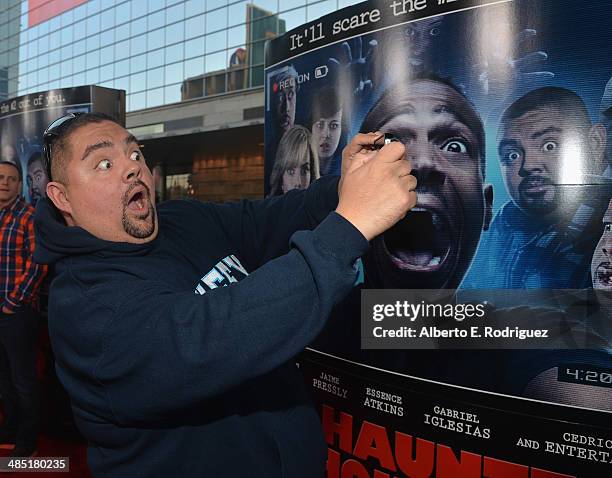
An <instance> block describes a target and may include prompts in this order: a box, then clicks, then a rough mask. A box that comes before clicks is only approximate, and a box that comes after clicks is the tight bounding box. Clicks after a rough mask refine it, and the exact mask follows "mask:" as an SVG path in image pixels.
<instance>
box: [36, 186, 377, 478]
mask: <svg viewBox="0 0 612 478" xmlns="http://www.w3.org/2000/svg"><path fill="white" fill-rule="evenodd" d="M337 201H338V196H337V178H336V179H332V178H323V179H321V180H319V181H317V182H315V183H314V184H313V185H311V187H310V188H309V189H308V190H307V191H294V192H291V193H288V194H286V195H284V196H282V197H275V198H270V199H266V200H263V201H256V202H246V201H245V202H241V203H236V204H225V205H218V204H207V203H200V202H197V201H169V202H167V203H164V204H162V205H160V206H159V208H158V218H159V234H158V237H157V238H156V239H155V240H153V241H151V242H150V243H147V244H142V245H135V244H128V243H117V242H108V241H103V240H100V239H98V238H96V237H94V236H92V235H91V234H89V233H88V232H86V231H85V230H83V229H81V228H78V227H67V226H65V225H64V223H63V222H62V220H61V218H60V217H59V215H58V213H57V211H56V210H55V209H53V208H52V207H51V205H50V203H49V202H48V201H47V200H45V201H43V202H42V203H41V204H40V206H39V207H38V209H37V213H36V222H35V227H36V233H37V245H38V247H37V250H36V260H37V261H38V262H42V263H48V264H55V267H56V268H55V271H56V276H55V278H54V280H53V282H52V285H51V291H50V303H49V329H50V336H51V342H52V346H53V350H54V352H55V356H56V368H57V373H58V376H59V378H60V380H61V382H62V384H63V385H64V387H65V388H66V390H67V391H68V394H69V395H70V398H71V402H72V408H73V411H74V415H75V418H76V422H77V426H78V428H79V430H80V431H81V432H82V433H83V435H84V436H85V437H86V438H87V439H88V441H89V451H88V461H89V465H90V467H91V469H92V472H93V475H94V476H96V477H101V476H113V477H130V478H132V477H164V478H166V477H173V476H184V477H214V478H219V477H233V476H235V477H267V478H274V477H291V478H298V477H305V478H306V477H308V478H314V477H320V476H323V474H324V466H325V455H326V452H325V444H324V441H323V436H322V431H321V427H320V423H319V420H318V417H317V414H316V412H315V410H314V407H313V406H312V404H311V402H310V400H309V396H308V392H307V389H306V387H305V386H304V384H303V382H302V378H301V376H300V374H299V371H298V370H297V368H296V366H295V364H294V363H293V361H292V359H293V357H294V356H295V355H296V354H297V353H298V352H300V351H301V350H302V349H303V348H304V347H305V346H306V345H308V344H309V343H310V342H311V341H312V340H313V339H314V338H315V337H316V336H317V334H318V333H319V332H320V331H321V329H322V327H323V325H324V323H325V321H326V319H327V317H328V315H329V313H330V311H331V309H332V307H333V306H334V304H336V303H337V302H339V301H340V300H341V299H342V298H343V297H344V295H346V294H347V293H348V291H349V290H350V289H351V286H352V285H353V283H354V281H355V278H356V274H357V271H356V268H355V261H356V259H357V258H358V257H360V256H361V255H362V254H363V253H364V252H365V251H366V249H367V242H366V240H365V238H364V237H363V236H362V235H361V234H360V233H359V231H358V230H357V229H355V228H354V227H353V226H352V225H351V224H350V223H349V222H348V221H346V220H345V219H344V218H342V217H341V216H339V215H338V214H336V213H335V212H332V213H330V211H332V210H333V209H334V208H335V207H336V205H337ZM321 221H322V222H321ZM319 223H320V224H319ZM317 224H319V225H318V226H317ZM315 226H316V228H315ZM312 228H315V229H314V230H307V229H312ZM296 231H300V232H296ZM279 256H280V257H279Z"/></svg>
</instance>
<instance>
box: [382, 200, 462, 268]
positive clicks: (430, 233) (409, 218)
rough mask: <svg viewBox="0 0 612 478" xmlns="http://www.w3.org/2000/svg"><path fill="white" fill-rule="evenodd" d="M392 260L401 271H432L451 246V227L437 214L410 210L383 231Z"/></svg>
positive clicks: (438, 266)
mask: <svg viewBox="0 0 612 478" xmlns="http://www.w3.org/2000/svg"><path fill="white" fill-rule="evenodd" d="M383 243H384V246H385V249H386V251H387V253H388V254H389V256H390V258H391V261H392V262H393V264H394V265H395V267H397V268H398V269H401V270H412V271H424V272H431V271H435V270H438V269H440V268H441V267H442V266H443V264H444V262H445V261H446V259H447V258H448V256H449V252H450V249H451V233H450V226H449V224H448V222H447V220H446V219H445V218H443V217H442V216H441V215H440V214H438V213H436V212H434V211H432V210H429V209H423V208H414V209H412V210H411V211H410V212H409V213H408V214H407V215H406V217H405V218H404V219H402V220H401V221H400V222H398V223H397V224H396V225H395V226H393V227H392V228H391V229H389V230H388V231H387V232H385V233H384V234H383Z"/></svg>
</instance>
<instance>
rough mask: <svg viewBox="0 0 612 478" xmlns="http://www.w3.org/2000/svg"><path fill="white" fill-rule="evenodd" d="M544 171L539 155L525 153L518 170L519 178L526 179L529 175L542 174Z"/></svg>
mask: <svg viewBox="0 0 612 478" xmlns="http://www.w3.org/2000/svg"><path fill="white" fill-rule="evenodd" d="M544 170H545V165H544V161H543V158H542V157H541V155H539V154H534V153H529V152H525V156H524V157H523V162H522V163H521V169H520V170H519V176H521V177H526V176H528V175H529V174H534V173H543V172H544Z"/></svg>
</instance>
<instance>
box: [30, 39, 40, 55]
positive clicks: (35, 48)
mask: <svg viewBox="0 0 612 478" xmlns="http://www.w3.org/2000/svg"><path fill="white" fill-rule="evenodd" d="M37 55H38V42H37V41H33V42H30V43H28V57H30V58H32V57H34V56H37Z"/></svg>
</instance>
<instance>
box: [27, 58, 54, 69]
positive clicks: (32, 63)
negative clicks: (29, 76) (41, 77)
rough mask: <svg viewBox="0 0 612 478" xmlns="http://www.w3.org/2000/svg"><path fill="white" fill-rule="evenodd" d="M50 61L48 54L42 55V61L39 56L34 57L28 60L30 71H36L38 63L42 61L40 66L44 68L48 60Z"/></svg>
mask: <svg viewBox="0 0 612 478" xmlns="http://www.w3.org/2000/svg"><path fill="white" fill-rule="evenodd" d="M48 61H49V59H48V58H47V57H46V56H41V57H40V61H39V59H38V58H32V59H31V60H28V68H27V70H28V71H36V70H37V69H38V64H39V63H40V67H41V68H43V67H45V66H47V64H48V63H47V62H48Z"/></svg>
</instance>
